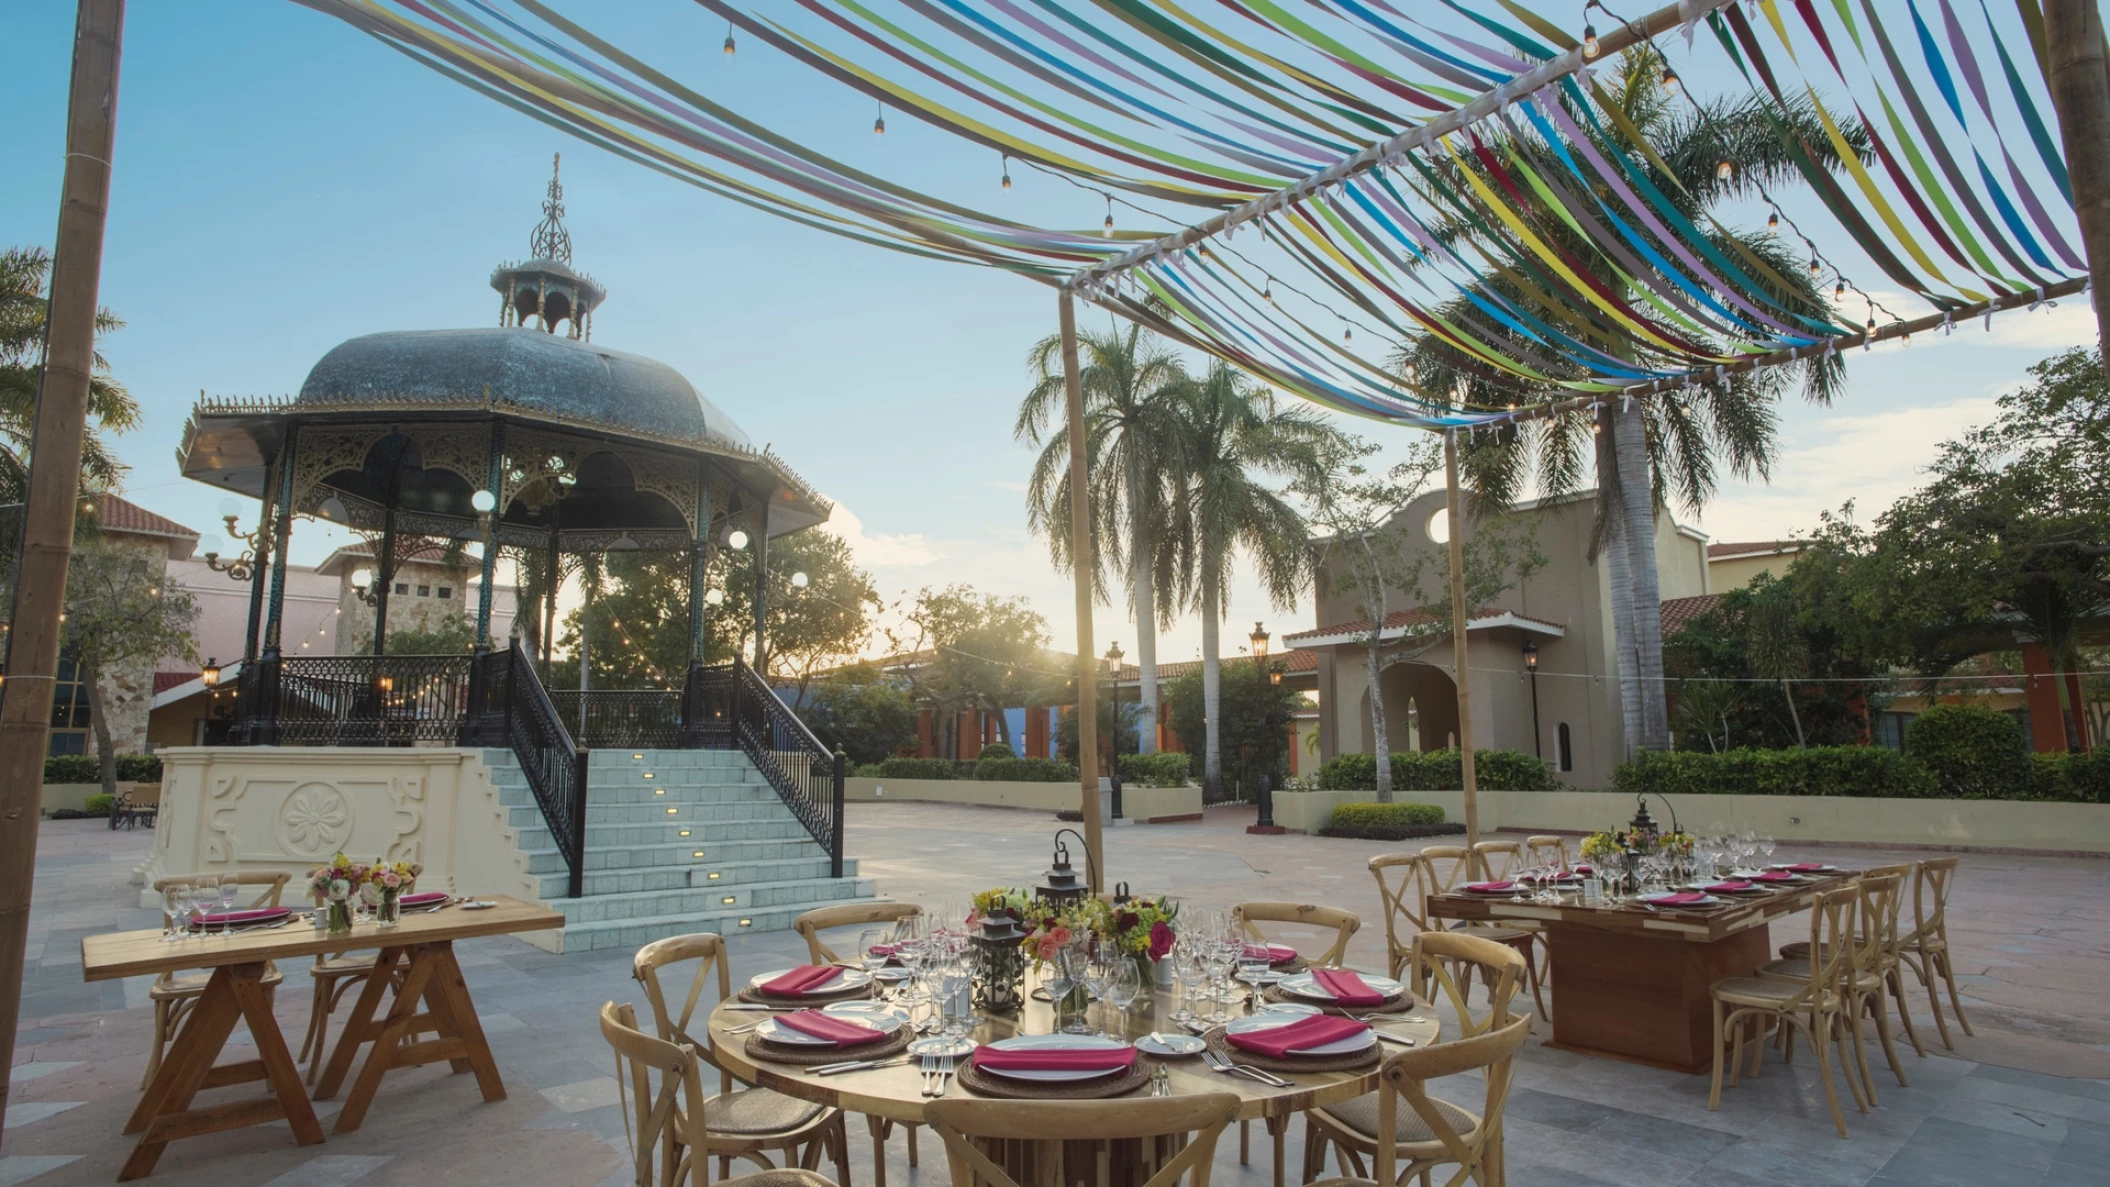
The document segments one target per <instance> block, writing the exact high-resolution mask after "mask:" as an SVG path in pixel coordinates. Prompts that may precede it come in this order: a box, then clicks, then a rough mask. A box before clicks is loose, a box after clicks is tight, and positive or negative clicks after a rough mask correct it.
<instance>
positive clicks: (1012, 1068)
mask: <svg viewBox="0 0 2110 1187" xmlns="http://www.w3.org/2000/svg"><path fill="white" fill-rule="evenodd" d="M973 1058H974V1066H976V1067H978V1068H987V1069H988V1070H990V1071H992V1072H1121V1071H1127V1070H1128V1069H1129V1068H1131V1067H1133V1066H1135V1062H1136V1049H1135V1048H1134V1047H1109V1048H1105V1049H1102V1050H1096V1051H999V1050H997V1049H996V1048H994V1047H976V1048H975V1049H974V1056H973Z"/></svg>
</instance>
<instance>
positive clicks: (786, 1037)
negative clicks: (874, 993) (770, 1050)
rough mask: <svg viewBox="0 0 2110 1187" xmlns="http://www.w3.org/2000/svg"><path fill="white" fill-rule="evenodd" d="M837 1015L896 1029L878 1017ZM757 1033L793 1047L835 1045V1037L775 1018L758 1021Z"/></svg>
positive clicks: (877, 1027)
mask: <svg viewBox="0 0 2110 1187" xmlns="http://www.w3.org/2000/svg"><path fill="white" fill-rule="evenodd" d="M837 1016H838V1017H842V1018H843V1021H845V1022H854V1023H857V1024H858V1025H861V1026H869V1027H871V1028H872V1029H874V1030H882V1031H888V1032H891V1031H892V1030H894V1029H895V1028H893V1027H890V1026H882V1025H881V1024H880V1021H879V1020H878V1019H876V1018H873V1019H867V1018H859V1017H857V1016H855V1015H850V1016H848V1017H843V1016H841V1015H837ZM755 1034H757V1035H759V1036H760V1037H762V1038H763V1039H765V1040H767V1041H768V1042H772V1043H783V1044H785V1045H786V1046H792V1047H832V1046H834V1045H835V1040H834V1039H824V1038H821V1037H820V1036H818V1035H810V1034H807V1033H806V1032H805V1031H802V1030H794V1029H792V1028H791V1027H789V1026H786V1025H784V1024H783V1023H781V1022H779V1021H777V1020H776V1019H774V1018H764V1019H763V1020H762V1021H761V1022H760V1023H758V1024H757V1025H756V1026H755ZM865 1045H866V1044H864V1043H852V1044H850V1045H849V1046H847V1047H844V1048H843V1050H845V1051H855V1050H856V1049H857V1048H859V1047H862V1046H865Z"/></svg>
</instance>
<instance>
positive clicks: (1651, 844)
mask: <svg viewBox="0 0 2110 1187" xmlns="http://www.w3.org/2000/svg"><path fill="white" fill-rule="evenodd" d="M1692 849H1693V838H1692V834H1691V833H1684V832H1676V833H1657V832H1653V831H1648V830H1643V829H1612V830H1608V831H1605V832H1597V833H1591V834H1590V835H1589V836H1587V837H1584V838H1583V843H1582V855H1583V860H1585V861H1587V862H1589V863H1590V864H1591V865H1593V866H1595V867H1597V871H1598V875H1599V876H1600V877H1602V878H1604V879H1605V882H1606V884H1607V885H1610V886H1613V887H1614V888H1615V889H1621V890H1632V889H1634V888H1636V887H1638V886H1639V884H1640V879H1641V859H1642V858H1644V857H1664V858H1668V859H1670V860H1672V861H1674V862H1678V863H1681V864H1685V865H1689V864H1690V863H1691V860H1692Z"/></svg>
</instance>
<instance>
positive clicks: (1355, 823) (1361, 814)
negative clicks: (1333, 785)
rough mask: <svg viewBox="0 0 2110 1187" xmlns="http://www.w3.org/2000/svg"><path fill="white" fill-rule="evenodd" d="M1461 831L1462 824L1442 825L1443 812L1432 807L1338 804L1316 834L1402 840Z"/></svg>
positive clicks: (1430, 805) (1443, 822)
mask: <svg viewBox="0 0 2110 1187" xmlns="http://www.w3.org/2000/svg"><path fill="white" fill-rule="evenodd" d="M1464 831H1465V826H1464V825H1462V824H1449V823H1446V822H1445V821H1444V819H1443V809H1442V808H1439V807H1437V806H1436V805H1434V804H1397V803H1395V804H1342V805H1340V806H1339V807H1337V808H1335V809H1334V810H1333V815H1332V817H1330V818H1329V819H1328V820H1327V822H1326V827H1325V828H1322V829H1320V830H1319V835H1320V836H1322V837H1358V838H1361V839H1363V840H1368V841H1404V840H1406V839H1407V838H1409V837H1434V836H1440V835H1443V834H1446V833H1462V832H1464Z"/></svg>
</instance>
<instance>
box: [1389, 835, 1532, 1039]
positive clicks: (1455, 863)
mask: <svg viewBox="0 0 2110 1187" xmlns="http://www.w3.org/2000/svg"><path fill="white" fill-rule="evenodd" d="M1481 844H1483V845H1486V844H1502V845H1509V846H1511V847H1516V842H1514V841H1498V842H1487V841H1483V842H1481ZM1421 856H1422V857H1423V858H1424V859H1426V860H1427V861H1428V863H1429V882H1430V885H1431V887H1433V889H1434V892H1435V893H1438V894H1449V893H1450V892H1451V891H1453V890H1456V889H1458V888H1459V887H1461V886H1464V885H1465V884H1466V883H1467V882H1471V881H1476V880H1478V879H1479V878H1481V877H1484V876H1485V874H1486V866H1485V865H1484V864H1483V862H1482V854H1480V853H1478V852H1475V851H1474V850H1471V849H1467V848H1466V847H1465V846H1463V845H1430V846H1429V847H1428V848H1426V849H1423V850H1422V851H1421ZM1451 930H1452V931H1462V932H1464V933H1466V934H1467V935H1470V936H1476V937H1478V938H1480V939H1483V940H1492V941H1494V942H1495V943H1497V944H1504V945H1507V946H1509V947H1511V948H1514V949H1516V950H1517V951H1518V952H1521V953H1523V955H1524V971H1525V972H1526V973H1527V974H1529V979H1530V982H1531V1000H1532V1001H1534V1002H1536V1003H1538V1007H1539V1014H1540V1015H1541V1016H1543V1017H1551V1016H1552V1015H1550V1014H1547V1013H1546V994H1545V990H1544V987H1543V983H1542V982H1541V981H1540V979H1539V967H1538V962H1537V961H1536V960H1535V959H1534V954H1535V953H1536V951H1537V949H1538V933H1537V932H1535V931H1533V930H1531V929H1529V928H1523V927H1510V926H1507V925H1497V924H1490V923H1467V924H1461V925H1459V926H1457V927H1454V928H1452V929H1451ZM1467 988H1471V983H1470V979H1468V982H1467Z"/></svg>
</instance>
